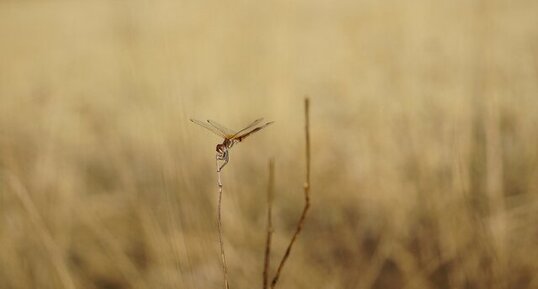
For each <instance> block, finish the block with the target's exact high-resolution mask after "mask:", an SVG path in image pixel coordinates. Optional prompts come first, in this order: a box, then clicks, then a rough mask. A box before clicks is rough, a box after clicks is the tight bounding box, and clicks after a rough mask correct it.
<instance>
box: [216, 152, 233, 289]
mask: <svg viewBox="0 0 538 289" xmlns="http://www.w3.org/2000/svg"><path fill="white" fill-rule="evenodd" d="M216 163H217V185H218V186H219V202H218V209H217V210H218V211H217V223H218V227H219V243H220V256H221V258H222V271H223V272H224V288H225V289H230V285H228V265H227V264H226V255H225V254H224V241H223V240H222V221H221V217H220V216H221V203H222V183H221V181H220V167H219V162H218V159H217V162H216Z"/></svg>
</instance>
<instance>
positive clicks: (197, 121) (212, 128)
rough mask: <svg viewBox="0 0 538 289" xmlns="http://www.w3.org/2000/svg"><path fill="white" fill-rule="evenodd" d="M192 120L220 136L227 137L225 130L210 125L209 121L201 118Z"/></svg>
mask: <svg viewBox="0 0 538 289" xmlns="http://www.w3.org/2000/svg"><path fill="white" fill-rule="evenodd" d="M191 121H192V122H194V123H195V124H197V125H199V126H202V127H205V128H206V129H208V130H210V131H211V132H213V133H214V134H216V135H218V136H220V137H222V138H226V135H225V134H224V133H223V132H221V131H220V130H218V129H217V128H215V127H213V126H211V125H209V123H207V122H204V121H199V120H196V119H192V118H191Z"/></svg>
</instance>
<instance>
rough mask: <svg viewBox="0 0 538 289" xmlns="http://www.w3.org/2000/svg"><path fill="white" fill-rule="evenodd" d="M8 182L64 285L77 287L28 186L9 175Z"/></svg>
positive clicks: (70, 288) (70, 287) (69, 287)
mask: <svg viewBox="0 0 538 289" xmlns="http://www.w3.org/2000/svg"><path fill="white" fill-rule="evenodd" d="M8 182H9V183H11V185H12V187H13V191H14V192H15V195H16V196H17V198H19V200H20V201H21V203H22V206H23V207H24V209H25V210H26V212H27V213H28V215H29V218H30V221H31V222H32V225H33V226H34V228H35V230H36V233H37V235H38V237H39V238H40V239H41V241H42V242H43V245H44V247H45V249H46V250H47V253H48V254H49V256H50V262H51V263H52V265H53V267H54V269H56V273H57V274H58V278H59V280H60V282H61V283H62V287H63V288H65V289H75V288H76V286H75V282H74V280H73V277H72V276H71V273H70V272H69V268H68V266H67V265H66V262H65V260H64V258H63V256H62V255H63V254H62V252H61V250H60V248H58V245H57V244H56V242H55V241H54V239H53V237H52V234H51V232H50V231H49V230H48V229H47V226H46V225H45V222H44V220H43V217H42V216H41V214H40V213H39V210H38V209H37V207H36V206H35V204H34V201H33V200H32V198H31V197H30V193H29V192H28V190H27V189H26V187H24V185H23V184H22V183H21V182H20V181H19V180H18V179H17V178H15V177H14V176H9V175H8Z"/></svg>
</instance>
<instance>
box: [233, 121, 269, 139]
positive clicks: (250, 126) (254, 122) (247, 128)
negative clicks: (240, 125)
mask: <svg viewBox="0 0 538 289" xmlns="http://www.w3.org/2000/svg"><path fill="white" fill-rule="evenodd" d="M262 120H263V118H258V119H257V120H255V121H253V122H251V123H250V124H249V125H247V126H246V127H245V128H244V129H242V130H240V131H238V132H236V133H235V134H234V135H233V136H232V137H231V138H235V137H237V136H239V135H241V134H243V133H245V132H246V131H248V130H250V129H252V128H253V127H255V126H256V125H257V124H259V123H260V122H261V121H262Z"/></svg>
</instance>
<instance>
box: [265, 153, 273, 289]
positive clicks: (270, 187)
mask: <svg viewBox="0 0 538 289" xmlns="http://www.w3.org/2000/svg"><path fill="white" fill-rule="evenodd" d="M274 184H275V161H274V160H273V159H270V160H269V181H268V185H267V239H266V242H265V260H264V264H263V289H267V288H268V287H267V286H268V285H269V267H270V255H271V238H272V236H273V222H272V212H271V211H272V207H273V194H274V193H273V191H274Z"/></svg>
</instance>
